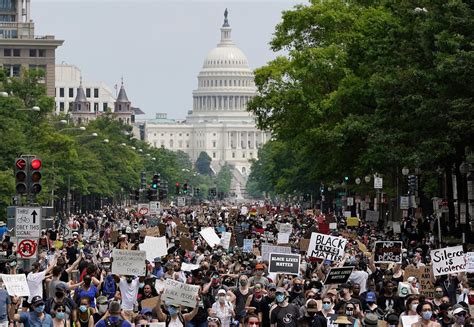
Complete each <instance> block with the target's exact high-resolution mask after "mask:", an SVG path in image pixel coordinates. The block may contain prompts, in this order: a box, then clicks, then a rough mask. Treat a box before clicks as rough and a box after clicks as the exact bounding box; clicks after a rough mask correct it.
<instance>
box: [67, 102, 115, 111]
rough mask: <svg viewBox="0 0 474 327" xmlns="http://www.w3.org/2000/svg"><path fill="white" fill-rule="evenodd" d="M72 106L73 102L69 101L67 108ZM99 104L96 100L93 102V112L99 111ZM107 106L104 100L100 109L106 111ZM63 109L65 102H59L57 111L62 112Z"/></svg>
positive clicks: (69, 108) (70, 108)
mask: <svg viewBox="0 0 474 327" xmlns="http://www.w3.org/2000/svg"><path fill="white" fill-rule="evenodd" d="M73 107H74V102H69V106H68V110H72V108H73ZM99 107H100V104H99V103H97V102H94V112H97V111H99ZM107 108H108V103H107V102H104V103H102V111H107ZM64 110H65V102H59V111H61V112H63V111H64Z"/></svg>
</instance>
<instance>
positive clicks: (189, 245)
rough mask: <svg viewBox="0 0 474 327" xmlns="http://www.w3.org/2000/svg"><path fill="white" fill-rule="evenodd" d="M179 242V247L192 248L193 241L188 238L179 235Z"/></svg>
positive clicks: (188, 249) (191, 249) (190, 249)
mask: <svg viewBox="0 0 474 327" xmlns="http://www.w3.org/2000/svg"><path fill="white" fill-rule="evenodd" d="M179 243H180V244H181V247H182V248H183V249H184V250H186V251H193V250H194V246H193V241H192V240H191V239H190V238H187V237H180V238H179Z"/></svg>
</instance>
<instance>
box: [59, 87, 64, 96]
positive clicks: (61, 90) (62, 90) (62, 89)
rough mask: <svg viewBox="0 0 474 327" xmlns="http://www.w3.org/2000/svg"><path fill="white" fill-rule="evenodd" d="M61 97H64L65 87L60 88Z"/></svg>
mask: <svg viewBox="0 0 474 327" xmlns="http://www.w3.org/2000/svg"><path fill="white" fill-rule="evenodd" d="M59 97H60V98H64V87H60V88H59Z"/></svg>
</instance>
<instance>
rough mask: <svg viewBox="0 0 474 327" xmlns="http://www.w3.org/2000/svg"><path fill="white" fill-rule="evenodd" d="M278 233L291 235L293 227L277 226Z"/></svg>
mask: <svg viewBox="0 0 474 327" xmlns="http://www.w3.org/2000/svg"><path fill="white" fill-rule="evenodd" d="M278 231H279V232H280V233H288V234H291V232H292V231H293V226H291V224H279V225H278Z"/></svg>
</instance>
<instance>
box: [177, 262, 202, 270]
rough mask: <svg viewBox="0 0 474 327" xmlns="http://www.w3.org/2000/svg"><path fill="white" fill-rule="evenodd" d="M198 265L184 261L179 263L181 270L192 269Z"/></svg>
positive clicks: (197, 267)
mask: <svg viewBox="0 0 474 327" xmlns="http://www.w3.org/2000/svg"><path fill="white" fill-rule="evenodd" d="M199 267H200V266H199V265H193V264H190V263H186V262H183V263H181V270H182V271H193V270H196V269H199Z"/></svg>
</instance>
